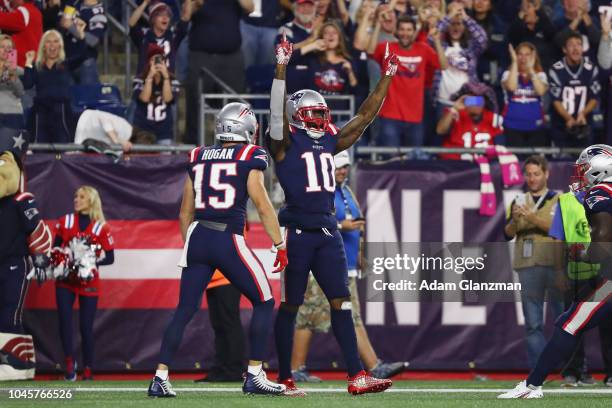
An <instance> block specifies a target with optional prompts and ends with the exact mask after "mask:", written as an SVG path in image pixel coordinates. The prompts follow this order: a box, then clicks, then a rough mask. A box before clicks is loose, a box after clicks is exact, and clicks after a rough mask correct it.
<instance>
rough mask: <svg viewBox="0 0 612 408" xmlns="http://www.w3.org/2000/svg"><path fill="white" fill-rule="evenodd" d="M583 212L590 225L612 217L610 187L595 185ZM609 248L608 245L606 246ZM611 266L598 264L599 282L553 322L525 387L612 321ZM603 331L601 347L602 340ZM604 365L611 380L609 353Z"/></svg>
mask: <svg viewBox="0 0 612 408" xmlns="http://www.w3.org/2000/svg"><path fill="white" fill-rule="evenodd" d="M584 210H585V213H586V216H587V219H588V220H589V224H591V217H593V215H594V214H596V213H601V212H604V213H608V214H612V186H611V185H610V183H604V184H599V185H596V186H594V187H593V188H591V189H590V190H589V191H588V192H587V194H586V196H585V198H584ZM608 244H609V243H608ZM611 270H612V265H611V262H610V259H607V261H606V262H603V263H602V264H601V269H600V273H601V281H600V282H599V284H598V286H597V287H596V289H595V290H594V291H593V292H592V293H590V294H588V295H587V296H586V297H585V298H584V300H581V301H575V302H574V303H572V305H571V306H570V308H569V309H568V310H567V311H566V312H565V313H563V314H562V315H561V316H559V318H558V319H557V321H556V323H555V325H556V326H557V327H556V330H555V333H554V335H553V337H552V338H551V339H550V340H549V342H548V343H547V344H546V347H545V348H544V350H543V351H542V354H541V355H540V358H539V359H538V363H537V365H536V367H535V368H534V369H533V371H532V372H531V373H530V374H529V377H528V378H527V384H532V385H536V386H539V385H542V383H543V382H544V380H545V379H546V377H547V376H548V374H549V373H550V372H551V371H552V370H555V369H557V368H558V367H559V366H560V364H561V363H563V362H567V360H568V359H569V358H570V357H571V356H572V353H574V351H575V350H576V346H577V345H578V342H579V341H580V339H581V338H582V334H583V333H584V332H585V331H587V330H589V329H592V328H593V327H597V326H601V325H608V326H609V325H610V322H611V321H612V280H610V279H611V278H612V273H611ZM602 332H603V333H605V332H606V329H604V330H603V331H602V330H600V335H602V343H603V344H606V343H607V344H608V346H609V344H610V343H609V340H607V341H606V340H604V338H603V333H602ZM604 360H605V365H606V370H607V371H608V372H607V373H606V378H610V377H612V367H610V362H611V361H612V350H610V347H608V349H607V350H604Z"/></svg>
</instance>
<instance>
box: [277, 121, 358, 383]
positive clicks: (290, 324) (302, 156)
mask: <svg viewBox="0 0 612 408" xmlns="http://www.w3.org/2000/svg"><path fill="white" fill-rule="evenodd" d="M338 132H339V129H338V128H337V127H335V126H334V125H330V126H329V128H328V130H327V131H326V132H325V134H324V135H323V136H322V137H321V138H319V139H313V138H311V137H309V136H308V134H307V133H306V131H305V130H301V129H296V128H294V127H293V126H290V131H289V135H288V136H287V137H289V138H290V139H291V144H290V145H289V147H288V148H287V150H285V157H284V158H283V160H281V161H276V176H277V177H278V180H279V182H280V184H281V186H282V188H283V190H284V191H285V200H286V205H285V207H284V208H282V209H281V210H280V212H279V214H278V219H279V222H280V224H281V225H283V226H285V227H286V244H287V258H288V260H289V264H288V265H287V267H286V268H285V270H284V271H283V272H281V301H282V302H283V303H284V306H283V307H281V308H280V309H279V312H278V314H277V317H276V322H275V329H274V331H275V339H276V348H277V354H278V365H279V379H281V380H284V379H286V378H290V377H291V350H292V348H293V331H294V327H295V317H296V315H297V308H296V306H299V305H301V304H302V303H303V302H304V292H305V291H306V286H307V284H308V274H309V272H311V271H312V274H313V275H314V277H315V279H316V281H317V283H318V284H319V286H320V287H321V289H322V290H323V293H324V294H325V296H326V297H327V299H329V300H330V301H332V300H340V301H341V302H342V303H343V304H342V308H341V309H337V308H336V307H332V308H331V325H332V329H333V332H334V336H335V337H336V339H337V340H338V343H339V344H340V347H341V349H342V353H343V355H344V360H345V362H346V364H347V371H348V374H349V376H354V375H355V374H357V373H358V372H359V371H361V370H362V369H363V367H362V365H361V362H360V361H359V356H358V354H357V340H356V337H355V328H354V326H353V320H352V316H351V310H350V306H349V308H348V309H347V308H345V307H344V304H349V305H350V302H349V301H347V300H346V299H350V296H351V295H350V291H349V287H348V269H347V262H346V255H345V252H344V244H343V242H342V236H341V235H340V232H339V231H338V230H337V224H336V216H335V207H334V201H335V191H336V178H335V174H334V173H335V165H334V153H335V152H336V145H337V143H338V136H337V135H338Z"/></svg>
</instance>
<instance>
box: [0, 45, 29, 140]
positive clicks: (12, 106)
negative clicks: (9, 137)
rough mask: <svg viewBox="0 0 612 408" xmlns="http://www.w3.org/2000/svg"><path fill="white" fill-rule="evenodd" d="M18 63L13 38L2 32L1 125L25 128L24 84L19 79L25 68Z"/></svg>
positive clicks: (0, 69)
mask: <svg viewBox="0 0 612 408" xmlns="http://www.w3.org/2000/svg"><path fill="white" fill-rule="evenodd" d="M11 55H12V57H11ZM16 64H17V60H16V58H15V49H14V48H13V40H12V39H11V37H10V36H8V35H6V34H0V127H5V128H12V129H23V127H24V126H23V125H24V123H23V106H22V105H21V97H22V96H23V84H22V83H21V80H20V79H19V71H23V70H22V69H21V68H18V67H17V65H16Z"/></svg>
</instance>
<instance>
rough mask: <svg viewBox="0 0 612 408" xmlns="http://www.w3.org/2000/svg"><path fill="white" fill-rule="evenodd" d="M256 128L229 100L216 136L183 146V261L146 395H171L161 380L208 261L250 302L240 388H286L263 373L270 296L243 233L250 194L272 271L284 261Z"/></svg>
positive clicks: (196, 303)
mask: <svg viewBox="0 0 612 408" xmlns="http://www.w3.org/2000/svg"><path fill="white" fill-rule="evenodd" d="M257 130H258V125H257V119H256V118H255V115H254V113H253V111H252V110H251V109H250V108H249V106H248V105H246V104H243V103H238V102H233V103H230V104H228V105H226V106H225V107H223V109H221V111H220V112H219V114H218V115H217V121H216V132H215V133H216V134H215V137H216V139H217V140H218V142H219V143H218V144H216V145H213V146H208V147H197V148H195V149H194V150H192V151H191V153H190V156H189V165H188V173H189V175H188V177H187V178H186V180H185V187H184V190H183V201H182V204H181V211H180V215H179V219H180V227H181V234H182V235H183V238H184V240H185V246H184V249H183V254H182V256H181V260H180V263H179V266H181V267H182V268H183V269H182V274H181V289H180V298H179V302H178V306H177V309H176V311H175V313H174V316H173V317H172V320H171V321H170V324H169V325H168V327H167V328H166V332H165V333H164V338H163V341H162V345H161V351H160V356H159V360H158V361H159V364H158V366H157V371H156V373H155V377H154V378H153V380H152V381H151V385H150V386H149V390H148V394H149V396H152V397H174V396H175V395H176V393H175V392H174V391H173V390H172V386H171V384H170V382H169V380H168V366H169V365H170V363H171V362H172V358H173V356H174V354H175V353H176V350H177V349H178V348H179V346H180V344H181V339H182V337H183V332H184V330H185V327H186V326H187V324H188V323H189V321H190V320H191V318H192V317H193V315H194V314H195V313H196V311H197V310H198V309H199V307H200V304H201V303H202V294H203V293H204V290H205V289H206V286H207V285H208V283H209V282H210V279H211V277H212V275H213V272H214V271H215V269H219V270H221V271H223V274H224V275H225V276H226V277H227V278H228V279H229V280H230V281H231V283H232V284H233V285H234V286H235V287H236V288H237V289H238V290H240V291H241V292H242V293H243V294H244V295H245V296H246V297H247V298H248V299H249V300H250V302H251V304H252V305H253V315H252V317H251V327H250V331H249V342H250V356H249V359H250V360H249V366H248V370H247V375H246V377H245V380H244V384H243V387H242V390H243V391H244V392H245V393H247V394H268V395H279V394H282V393H283V392H284V391H285V386H284V385H279V384H276V383H273V382H271V381H269V380H268V379H267V378H266V373H265V372H264V371H263V369H262V360H263V357H264V355H265V353H266V346H267V344H268V335H269V329H270V327H271V325H272V313H273V309H274V298H273V297H272V289H271V287H270V284H269V282H268V279H267V276H266V272H265V270H264V267H263V266H262V264H261V262H260V261H259V259H257V256H256V255H255V253H254V252H253V251H252V250H251V248H249V246H248V244H247V243H246V241H245V239H244V236H243V230H244V226H245V221H246V203H247V200H248V199H249V197H250V198H251V200H253V203H254V204H255V207H256V208H257V211H258V213H259V216H260V218H261V221H262V223H263V226H264V228H265V230H266V232H267V233H268V235H269V236H270V238H271V239H272V241H273V242H274V245H275V246H276V249H277V255H276V261H275V263H274V266H275V267H278V269H277V270H276V272H279V271H282V270H283V269H284V268H285V267H286V266H287V252H286V249H285V243H284V241H283V238H282V235H281V231H280V227H279V225H278V220H277V218H276V213H275V211H274V209H273V207H272V204H271V203H270V199H269V198H268V194H267V192H266V190H265V187H264V183H263V180H264V175H263V171H264V170H265V169H266V168H267V167H268V155H267V154H266V152H265V150H264V149H262V148H261V147H259V146H256V145H254V144H251V142H252V141H253V140H254V138H255V137H256V135H257Z"/></svg>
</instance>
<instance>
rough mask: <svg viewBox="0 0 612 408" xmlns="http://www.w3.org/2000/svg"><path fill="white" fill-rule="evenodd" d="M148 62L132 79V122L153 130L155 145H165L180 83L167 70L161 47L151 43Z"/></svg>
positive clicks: (171, 129) (171, 136) (168, 141)
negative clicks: (133, 103)
mask: <svg viewBox="0 0 612 408" xmlns="http://www.w3.org/2000/svg"><path fill="white" fill-rule="evenodd" d="M147 61H148V62H147V64H146V65H145V68H144V70H143V71H142V73H141V74H140V75H139V76H138V77H136V78H135V79H134V93H133V94H132V98H133V99H134V100H135V101H136V113H135V115H134V125H135V126H136V127H138V128H140V129H143V130H146V131H147V132H150V133H153V134H154V135H155V137H156V138H157V143H158V144H165V145H168V144H171V143H172V141H173V139H174V115H173V113H172V109H171V108H172V107H171V105H172V104H173V103H174V101H175V97H176V95H177V94H178V87H179V83H178V81H176V80H175V79H174V75H173V74H172V73H171V72H170V71H169V70H168V66H167V65H166V60H165V57H164V49H163V48H162V47H160V46H159V45H156V44H150V45H149V49H148V52H147Z"/></svg>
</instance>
